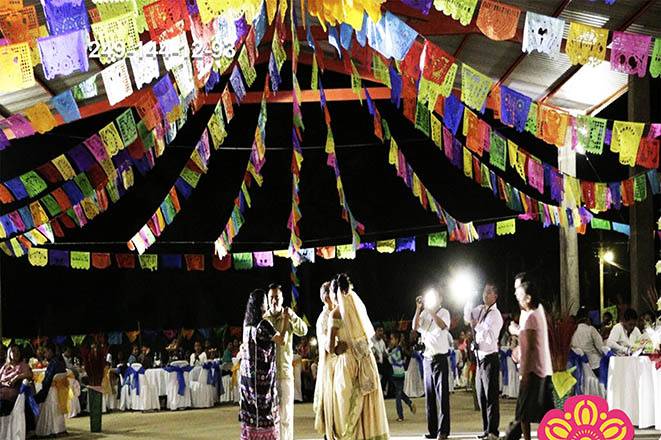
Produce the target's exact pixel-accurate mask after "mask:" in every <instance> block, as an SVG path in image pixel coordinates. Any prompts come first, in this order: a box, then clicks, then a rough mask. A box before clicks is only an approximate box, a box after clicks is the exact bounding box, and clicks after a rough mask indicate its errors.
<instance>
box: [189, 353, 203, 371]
mask: <svg viewBox="0 0 661 440" xmlns="http://www.w3.org/2000/svg"><path fill="white" fill-rule="evenodd" d="M196 356H197V355H196V354H195V353H192V354H191V355H190V366H191V367H197V366H200V367H201V366H202V365H204V363H205V362H206V361H207V354H206V353H205V352H202V353H200V355H199V356H197V358H196Z"/></svg>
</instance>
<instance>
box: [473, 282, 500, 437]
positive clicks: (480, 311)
mask: <svg viewBox="0 0 661 440" xmlns="http://www.w3.org/2000/svg"><path fill="white" fill-rule="evenodd" d="M497 300H498V289H497V288H496V286H495V285H493V284H490V283H487V284H486V285H485V286H484V291H483V293H482V301H483V304H480V305H479V306H477V307H475V308H473V309H472V310H470V313H468V314H467V315H466V316H464V320H465V321H466V323H467V324H470V326H471V328H472V329H473V333H474V334H475V339H474V340H473V342H472V343H471V350H472V351H473V353H474V354H475V359H476V361H477V371H476V373H475V388H476V392H477V401H478V403H479V406H480V411H481V412H482V427H483V429H484V433H483V434H482V435H480V436H479V438H481V439H488V440H494V439H497V438H498V434H499V433H498V425H499V424H500V406H499V401H498V395H499V380H500V358H499V353H498V351H499V350H498V335H499V334H500V330H501V329H502V327H503V317H502V315H501V314H500V311H499V310H498V305H497V304H496V301H497Z"/></svg>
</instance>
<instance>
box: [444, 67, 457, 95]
mask: <svg viewBox="0 0 661 440" xmlns="http://www.w3.org/2000/svg"><path fill="white" fill-rule="evenodd" d="M457 70H459V66H457V63H454V64H453V65H451V66H450V70H448V73H447V74H446V75H445V79H443V84H441V88H440V89H439V92H440V93H441V95H442V96H444V97H446V98H447V97H448V96H450V93H452V88H453V87H454V80H455V78H456V77H457Z"/></svg>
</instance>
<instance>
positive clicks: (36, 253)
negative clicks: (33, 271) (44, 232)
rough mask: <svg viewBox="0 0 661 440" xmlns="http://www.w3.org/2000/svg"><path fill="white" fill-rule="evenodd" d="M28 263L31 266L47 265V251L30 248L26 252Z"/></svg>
mask: <svg viewBox="0 0 661 440" xmlns="http://www.w3.org/2000/svg"><path fill="white" fill-rule="evenodd" d="M28 261H29V262H30V264H31V265H33V266H38V267H44V266H46V265H47V264H48V249H42V248H35V247H32V248H30V249H29V250H28Z"/></svg>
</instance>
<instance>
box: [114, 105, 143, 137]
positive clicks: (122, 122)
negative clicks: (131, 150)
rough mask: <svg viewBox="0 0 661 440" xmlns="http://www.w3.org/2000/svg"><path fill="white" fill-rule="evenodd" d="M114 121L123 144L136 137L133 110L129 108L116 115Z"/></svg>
mask: <svg viewBox="0 0 661 440" xmlns="http://www.w3.org/2000/svg"><path fill="white" fill-rule="evenodd" d="M115 122H117V126H118V127H119V135H120V136H121V137H122V141H123V142H124V145H130V144H132V143H133V141H135V140H136V139H137V138H138V128H137V127H136V126H135V119H133V111H132V110H131V109H130V108H129V109H126V111H125V112H124V113H122V114H121V115H119V116H117V119H116V120H115Z"/></svg>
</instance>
